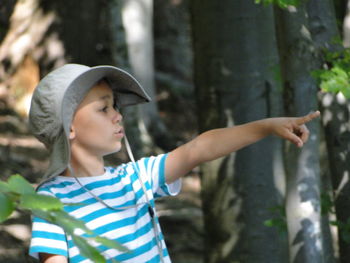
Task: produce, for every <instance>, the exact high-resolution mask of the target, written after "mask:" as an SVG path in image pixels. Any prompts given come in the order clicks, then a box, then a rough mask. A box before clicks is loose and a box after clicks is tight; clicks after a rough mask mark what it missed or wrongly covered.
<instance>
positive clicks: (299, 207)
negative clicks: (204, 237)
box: [278, 4, 324, 263]
mask: <svg viewBox="0 0 350 263" xmlns="http://www.w3.org/2000/svg"><path fill="white" fill-rule="evenodd" d="M278 22H279V26H280V32H279V33H280V34H279V37H280V45H281V54H282V57H283V60H284V63H283V65H284V68H283V72H284V80H285V86H286V89H287V90H286V92H287V93H286V97H285V104H286V105H290V107H289V108H288V113H289V114H291V115H294V116H295V115H296V116H302V115H304V114H307V113H308V112H310V111H314V110H316V109H317V108H318V107H317V85H316V83H315V80H314V79H313V78H312V77H311V75H310V73H311V71H312V70H314V69H315V68H316V67H317V57H316V55H315V48H314V46H313V43H312V39H311V34H310V31H309V28H308V21H307V14H306V10H305V5H303V4H300V5H299V6H298V7H290V8H289V9H288V10H284V11H282V12H281V14H280V19H279V21H278ZM308 127H309V130H310V133H311V136H310V138H309V141H308V143H307V144H305V145H304V147H303V148H302V149H297V148H296V147H294V146H289V149H287V152H288V156H289V158H288V160H287V171H288V172H287V201H286V213H287V225H288V233H289V245H290V248H289V251H290V262H293V263H309V262H310V263H311V262H314V263H316V262H318V263H321V262H324V255H323V250H322V248H323V247H322V246H323V238H322V231H321V209H320V208H321V203H320V168H319V162H320V160H319V154H318V153H319V121H317V120H315V121H313V122H311V123H310V124H309V125H308Z"/></svg>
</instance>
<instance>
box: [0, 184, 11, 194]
mask: <svg viewBox="0 0 350 263" xmlns="http://www.w3.org/2000/svg"><path fill="white" fill-rule="evenodd" d="M0 192H1V193H9V192H11V189H10V187H9V185H8V184H7V183H6V182H2V181H0Z"/></svg>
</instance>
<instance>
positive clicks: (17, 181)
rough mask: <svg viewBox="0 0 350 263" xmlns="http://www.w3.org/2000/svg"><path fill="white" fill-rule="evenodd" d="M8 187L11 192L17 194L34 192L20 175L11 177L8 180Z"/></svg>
mask: <svg viewBox="0 0 350 263" xmlns="http://www.w3.org/2000/svg"><path fill="white" fill-rule="evenodd" d="M7 182H8V186H9V188H10V189H11V191H13V192H15V193H18V194H34V193H35V190H34V188H33V186H31V184H30V183H29V182H28V181H27V180H26V179H24V177H22V176H20V175H18V174H17V175H12V176H11V177H10V178H9V179H8V181H7Z"/></svg>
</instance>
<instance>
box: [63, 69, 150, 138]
mask: <svg viewBox="0 0 350 263" xmlns="http://www.w3.org/2000/svg"><path fill="white" fill-rule="evenodd" d="M103 78H105V79H107V80H108V83H109V84H110V87H111V89H112V91H113V94H114V95H115V101H116V107H117V108H123V107H126V106H130V105H135V104H140V103H145V102H149V101H151V98H150V97H149V96H148V95H147V93H146V92H145V91H144V89H143V88H142V87H141V85H140V84H139V82H138V81H137V80H136V79H135V78H134V77H133V76H131V75H130V74H129V73H127V72H126V71H124V70H121V69H119V68H116V67H113V66H96V67H92V68H90V69H88V70H87V71H85V72H83V73H82V74H80V75H79V76H78V77H76V78H75V80H74V81H72V83H71V84H70V85H69V87H68V88H67V90H66V92H65V94H64V97H63V100H62V113H61V116H62V123H63V128H64V131H65V133H66V136H68V135H69V130H70V125H71V122H72V119H73V115H74V113H75V111H76V109H77V107H78V105H79V104H80V103H81V101H82V100H83V99H84V97H85V96H86V94H87V93H88V91H89V90H90V89H91V88H92V87H93V86H94V85H95V84H96V83H97V82H98V81H99V80H101V79H103Z"/></svg>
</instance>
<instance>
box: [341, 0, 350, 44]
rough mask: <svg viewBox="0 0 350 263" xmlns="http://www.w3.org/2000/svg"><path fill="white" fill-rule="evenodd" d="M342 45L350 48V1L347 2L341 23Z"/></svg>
mask: <svg viewBox="0 0 350 263" xmlns="http://www.w3.org/2000/svg"><path fill="white" fill-rule="evenodd" d="M343 44H344V47H350V1H349V0H348V1H347V5H346V12H345V17H344V22H343Z"/></svg>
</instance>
